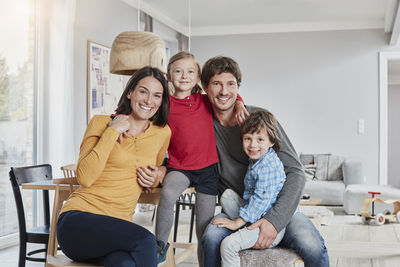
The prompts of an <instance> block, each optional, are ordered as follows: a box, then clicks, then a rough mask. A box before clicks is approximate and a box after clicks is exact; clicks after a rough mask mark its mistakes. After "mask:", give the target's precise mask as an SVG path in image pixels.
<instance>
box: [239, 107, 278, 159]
mask: <svg viewBox="0 0 400 267" xmlns="http://www.w3.org/2000/svg"><path fill="white" fill-rule="evenodd" d="M263 128H264V129H265V130H266V131H267V134H268V137H269V141H271V143H273V144H274V145H273V146H272V148H273V149H274V150H275V151H276V152H278V150H279V149H280V147H281V139H280V138H279V131H278V122H277V121H276V119H275V117H274V115H273V114H272V113H271V112H269V111H266V110H260V111H256V112H254V113H251V114H250V116H248V117H247V118H246V120H245V121H244V122H243V124H242V126H241V131H240V133H241V134H242V136H243V135H245V134H247V133H250V134H253V133H255V132H257V131H259V130H260V129H263Z"/></svg>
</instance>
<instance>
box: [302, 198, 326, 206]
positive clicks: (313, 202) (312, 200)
mask: <svg viewBox="0 0 400 267" xmlns="http://www.w3.org/2000/svg"><path fill="white" fill-rule="evenodd" d="M321 202H322V199H320V198H317V197H311V198H310V199H301V200H300V206H317V205H319V204H321Z"/></svg>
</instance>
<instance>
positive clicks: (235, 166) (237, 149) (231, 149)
mask: <svg viewBox="0 0 400 267" xmlns="http://www.w3.org/2000/svg"><path fill="white" fill-rule="evenodd" d="M246 108H247V111H248V112H249V113H253V112H255V111H257V110H262V109H261V108H258V107H254V106H246ZM214 129H215V138H216V141H217V149H218V157H219V173H220V176H219V179H220V180H219V187H218V191H219V194H220V195H221V194H222V193H223V191H224V190H225V189H227V188H231V189H232V190H234V191H235V192H236V193H238V194H239V195H240V196H243V191H244V183H243V180H244V176H245V175H246V170H247V166H248V165H249V158H248V156H247V155H246V153H244V151H243V145H242V138H241V135H240V127H239V126H238V125H236V126H233V127H224V126H222V125H221V124H220V123H219V121H218V120H217V119H216V118H215V117H214ZM278 131H279V138H280V139H281V149H280V150H279V151H278V152H277V154H278V157H279V159H280V160H281V161H282V163H283V166H284V168H285V173H286V182H285V184H284V185H283V188H282V190H281V192H280V193H279V195H278V199H277V200H276V202H275V204H274V206H273V207H272V208H271V209H270V210H269V211H268V213H267V214H266V215H265V216H264V218H265V219H267V220H268V221H269V222H270V223H272V224H273V225H274V227H275V228H276V230H277V231H278V232H279V231H281V230H282V229H283V228H284V227H286V225H287V224H288V223H289V221H290V218H291V217H292V215H293V213H294V212H295V210H296V208H297V205H298V204H299V201H300V197H301V194H302V192H303V188H304V184H305V175H304V172H303V167H302V165H301V163H300V160H299V158H298V156H297V153H296V151H295V149H294V147H293V145H292V144H291V142H290V140H289V138H288V137H287V135H286V134H285V132H284V130H283V129H282V127H281V125H280V124H279V122H278Z"/></svg>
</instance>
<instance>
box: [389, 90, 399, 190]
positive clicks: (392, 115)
mask: <svg viewBox="0 0 400 267" xmlns="http://www.w3.org/2000/svg"><path fill="white" fill-rule="evenodd" d="M388 102H389V105H388V184H390V185H393V186H396V187H398V188H400V179H399V178H400V168H399V163H400V155H399V151H400V138H399V137H400V122H399V114H400V85H390V86H389V87H388Z"/></svg>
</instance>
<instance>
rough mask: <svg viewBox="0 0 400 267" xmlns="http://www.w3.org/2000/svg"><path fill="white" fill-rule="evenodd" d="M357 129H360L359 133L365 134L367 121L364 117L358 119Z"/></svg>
mask: <svg viewBox="0 0 400 267" xmlns="http://www.w3.org/2000/svg"><path fill="white" fill-rule="evenodd" d="M357 130H358V134H364V132H365V122H364V120H363V119H359V120H358V121H357Z"/></svg>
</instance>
